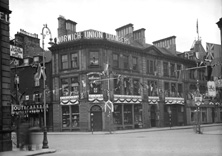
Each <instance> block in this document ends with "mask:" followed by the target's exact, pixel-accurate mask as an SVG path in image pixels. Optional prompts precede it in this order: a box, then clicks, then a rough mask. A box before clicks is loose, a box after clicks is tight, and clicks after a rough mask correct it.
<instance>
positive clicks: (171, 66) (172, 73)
mask: <svg viewBox="0 0 222 156" xmlns="http://www.w3.org/2000/svg"><path fill="white" fill-rule="evenodd" d="M170 76H171V77H176V72H175V64H174V63H171V64H170Z"/></svg>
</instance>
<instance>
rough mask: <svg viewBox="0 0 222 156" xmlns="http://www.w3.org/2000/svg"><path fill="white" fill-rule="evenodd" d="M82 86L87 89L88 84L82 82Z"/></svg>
mask: <svg viewBox="0 0 222 156" xmlns="http://www.w3.org/2000/svg"><path fill="white" fill-rule="evenodd" d="M82 86H83V87H84V88H85V87H86V82H85V81H84V80H82Z"/></svg>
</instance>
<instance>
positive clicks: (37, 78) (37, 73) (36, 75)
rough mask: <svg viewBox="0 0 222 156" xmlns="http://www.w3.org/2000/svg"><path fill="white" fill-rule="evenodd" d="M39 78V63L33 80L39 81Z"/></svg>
mask: <svg viewBox="0 0 222 156" xmlns="http://www.w3.org/2000/svg"><path fill="white" fill-rule="evenodd" d="M40 78H41V65H40V63H39V64H38V68H37V72H36V73H35V75H34V79H35V80H39V79H40Z"/></svg>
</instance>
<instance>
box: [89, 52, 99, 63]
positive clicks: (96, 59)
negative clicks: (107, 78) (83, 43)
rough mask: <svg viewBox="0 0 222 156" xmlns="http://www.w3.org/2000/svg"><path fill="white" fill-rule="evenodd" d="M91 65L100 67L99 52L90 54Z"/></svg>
mask: <svg viewBox="0 0 222 156" xmlns="http://www.w3.org/2000/svg"><path fill="white" fill-rule="evenodd" d="M90 65H99V52H90Z"/></svg>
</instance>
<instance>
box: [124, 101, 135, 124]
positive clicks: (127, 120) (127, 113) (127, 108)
mask: <svg viewBox="0 0 222 156" xmlns="http://www.w3.org/2000/svg"><path fill="white" fill-rule="evenodd" d="M132 119H133V117H132V105H128V104H125V105H124V124H126V125H127V124H132V123H133V120H132Z"/></svg>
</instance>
